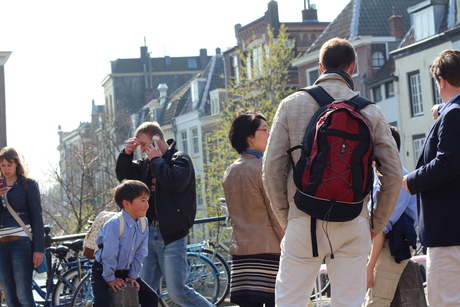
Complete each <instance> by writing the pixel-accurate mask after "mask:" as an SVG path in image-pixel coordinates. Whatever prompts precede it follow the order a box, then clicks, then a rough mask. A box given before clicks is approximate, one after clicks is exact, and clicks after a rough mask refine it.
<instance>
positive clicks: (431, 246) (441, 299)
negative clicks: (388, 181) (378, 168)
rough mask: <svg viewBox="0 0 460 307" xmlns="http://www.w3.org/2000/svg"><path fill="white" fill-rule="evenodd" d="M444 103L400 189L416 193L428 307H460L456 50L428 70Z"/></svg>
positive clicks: (459, 54)
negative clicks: (459, 282)
mask: <svg viewBox="0 0 460 307" xmlns="http://www.w3.org/2000/svg"><path fill="white" fill-rule="evenodd" d="M430 72H431V75H432V76H433V78H435V79H436V84H437V88H438V91H439V94H440V95H441V98H442V100H443V101H445V102H446V103H445V104H444V105H442V107H441V108H440V110H439V113H440V114H439V117H438V119H437V120H436V121H435V123H434V125H433V127H431V130H430V132H429V133H428V136H427V137H426V139H425V143H424V144H423V148H422V151H421V152H420V157H419V159H418V162H417V167H416V170H415V171H413V172H411V173H409V174H408V175H406V176H404V178H403V183H402V184H403V187H404V188H405V189H406V190H407V191H408V192H409V193H411V194H418V197H417V203H418V210H419V235H420V240H421V242H422V244H423V245H424V246H427V247H428V253H427V267H428V271H427V286H428V301H429V302H428V303H429V305H430V306H432V307H433V306H443V307H446V306H460V291H459V286H458V281H459V278H460V51H458V50H444V51H443V52H441V54H440V56H439V57H438V58H437V59H436V60H434V62H433V65H432V66H431V68H430Z"/></svg>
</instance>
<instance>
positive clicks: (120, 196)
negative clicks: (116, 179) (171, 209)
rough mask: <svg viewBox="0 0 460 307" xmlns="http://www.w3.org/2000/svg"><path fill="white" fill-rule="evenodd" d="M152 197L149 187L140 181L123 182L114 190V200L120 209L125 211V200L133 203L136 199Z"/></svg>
mask: <svg viewBox="0 0 460 307" xmlns="http://www.w3.org/2000/svg"><path fill="white" fill-rule="evenodd" d="M143 195H147V196H150V190H149V187H148V186H147V185H146V184H145V183H143V182H142V181H139V180H127V179H125V180H123V181H122V182H121V184H120V185H118V186H117V187H116V188H115V189H113V199H115V202H116V203H117V205H118V207H120V209H123V200H127V201H129V202H132V201H133V200H135V199H136V198H138V197H140V196H143Z"/></svg>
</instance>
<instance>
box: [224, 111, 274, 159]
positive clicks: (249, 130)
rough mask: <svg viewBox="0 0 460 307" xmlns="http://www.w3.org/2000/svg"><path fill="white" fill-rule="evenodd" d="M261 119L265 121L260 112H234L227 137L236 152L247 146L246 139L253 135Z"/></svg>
mask: <svg viewBox="0 0 460 307" xmlns="http://www.w3.org/2000/svg"><path fill="white" fill-rule="evenodd" d="M262 120H264V121H267V119H266V118H265V117H264V116H263V115H262V114H260V113H257V112H254V111H246V112H245V111H238V112H237V113H236V117H235V119H234V120H233V122H232V126H231V128H230V132H229V133H228V138H229V139H230V142H231V143H232V147H233V148H235V150H236V151H237V152H238V153H241V152H242V151H243V150H246V149H247V148H248V147H249V144H248V140H247V139H248V137H250V136H254V134H255V133H256V131H257V129H258V128H259V126H260V123H261V121H262Z"/></svg>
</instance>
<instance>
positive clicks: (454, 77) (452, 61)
mask: <svg viewBox="0 0 460 307" xmlns="http://www.w3.org/2000/svg"><path fill="white" fill-rule="evenodd" d="M430 73H431V75H432V76H433V78H435V79H436V80H437V81H439V77H442V78H443V79H444V80H446V81H447V82H449V84H450V85H452V86H455V87H460V51H458V50H455V49H446V50H444V51H442V52H441V53H440V54H439V56H438V57H437V58H436V59H435V60H434V62H433V65H431V67H430Z"/></svg>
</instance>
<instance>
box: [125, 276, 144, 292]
mask: <svg viewBox="0 0 460 307" xmlns="http://www.w3.org/2000/svg"><path fill="white" fill-rule="evenodd" d="M125 280H126V282H129V283H130V284H131V285H133V286H136V288H137V291H139V289H140V288H141V286H139V283H138V282H137V281H136V280H135V279H134V278H131V277H126V278H125Z"/></svg>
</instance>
